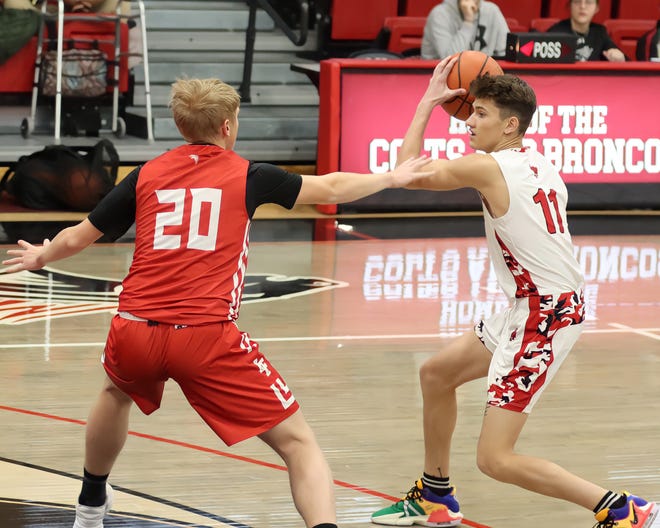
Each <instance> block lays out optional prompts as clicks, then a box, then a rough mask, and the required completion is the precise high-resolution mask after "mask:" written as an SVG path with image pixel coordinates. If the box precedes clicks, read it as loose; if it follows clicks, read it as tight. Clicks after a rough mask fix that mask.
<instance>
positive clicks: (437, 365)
mask: <svg viewBox="0 0 660 528" xmlns="http://www.w3.org/2000/svg"><path fill="white" fill-rule="evenodd" d="M419 382H420V384H421V386H422V390H425V389H427V390H434V391H438V390H440V391H442V390H447V389H452V388H454V385H455V383H453V381H452V376H451V373H450V370H449V368H447V366H446V365H443V363H442V361H441V360H439V359H438V358H437V357H434V358H431V359H429V360H428V361H426V362H424V363H423V364H422V366H421V367H420V369H419Z"/></svg>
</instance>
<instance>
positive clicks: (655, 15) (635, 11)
mask: <svg viewBox="0 0 660 528" xmlns="http://www.w3.org/2000/svg"><path fill="white" fill-rule="evenodd" d="M615 11H616V12H615V13H613V17H612V18H630V19H634V18H637V19H640V18H646V19H650V20H656V21H657V20H658V19H660V2H659V1H658V0H619V2H618V4H617V8H616V10H615Z"/></svg>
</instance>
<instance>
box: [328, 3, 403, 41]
mask: <svg viewBox="0 0 660 528" xmlns="http://www.w3.org/2000/svg"><path fill="white" fill-rule="evenodd" d="M397 14H398V0H363V1H362V2H361V3H360V6H359V11H358V12H356V5H355V1H354V0H333V2H332V6H331V8H330V16H331V20H332V22H331V24H332V26H331V29H330V38H331V39H332V40H374V39H375V38H376V37H377V36H378V34H379V32H380V30H381V29H382V28H383V23H384V22H385V19H386V18H387V17H393V16H397Z"/></svg>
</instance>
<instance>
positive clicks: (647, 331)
mask: <svg viewBox="0 0 660 528" xmlns="http://www.w3.org/2000/svg"><path fill="white" fill-rule="evenodd" d="M609 325H610V326H613V327H614V328H617V329H619V330H623V331H626V332H631V333H633V334H637V335H641V336H644V337H650V338H651V339H657V340H658V341H660V335H657V334H652V333H651V332H657V331H658V329H657V328H632V327H630V326H626V325H623V324H621V323H609Z"/></svg>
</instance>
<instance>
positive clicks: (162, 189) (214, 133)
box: [3, 79, 431, 528]
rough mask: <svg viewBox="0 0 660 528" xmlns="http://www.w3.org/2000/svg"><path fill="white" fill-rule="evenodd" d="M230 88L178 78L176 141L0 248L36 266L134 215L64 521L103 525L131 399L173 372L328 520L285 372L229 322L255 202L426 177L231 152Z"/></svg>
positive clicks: (337, 193)
mask: <svg viewBox="0 0 660 528" xmlns="http://www.w3.org/2000/svg"><path fill="white" fill-rule="evenodd" d="M239 103H240V99H239V95H238V94H237V93H236V90H234V89H233V88H232V87H231V86H229V85H227V84H225V83H223V82H222V81H220V80H217V79H205V80H199V79H190V80H179V81H177V82H176V83H174V85H173V88H172V94H171V101H170V106H171V108H172V113H173V116H174V120H175V122H176V125H177V127H178V129H179V131H180V132H181V135H182V136H183V137H184V139H185V140H186V141H187V144H185V145H182V146H180V147H178V148H175V149H173V150H171V151H169V152H167V153H165V154H163V155H161V156H159V157H157V158H155V159H153V160H151V161H149V162H147V163H146V164H144V165H142V166H140V167H138V168H136V169H135V170H134V171H133V172H132V173H131V174H129V175H128V176H127V177H126V178H125V179H124V180H123V181H121V182H120V183H119V184H118V185H117V187H116V188H115V189H114V190H113V191H112V192H111V193H110V194H109V195H108V196H107V197H106V198H105V199H104V200H103V201H102V202H101V203H100V204H99V205H98V207H96V208H95V209H94V211H92V212H91V213H90V215H89V216H88V218H87V219H85V220H83V221H82V222H81V223H80V224H78V225H76V226H73V227H70V228H67V229H64V230H63V231H61V232H60V233H59V234H58V235H57V236H55V237H54V239H53V240H52V242H48V241H45V242H44V244H43V246H33V245H31V244H29V243H27V242H25V241H19V245H20V246H21V248H22V249H16V250H10V251H9V254H10V255H13V256H14V258H11V259H9V260H6V261H4V262H3V264H6V265H8V266H9V267H8V268H7V269H6V272H14V271H20V270H31V269H39V268H41V267H43V266H44V265H46V264H47V263H49V262H52V261H54V260H58V259H62V258H66V257H68V256H71V255H74V254H76V253H78V252H79V251H81V250H83V249H84V248H85V247H87V246H89V245H90V244H92V243H93V242H95V241H96V240H98V239H99V238H100V237H101V236H102V235H104V234H105V235H107V236H109V237H111V238H113V239H116V238H118V237H119V236H121V235H122V234H123V233H125V232H126V231H127V230H128V229H129V228H130V227H131V225H132V224H133V222H135V226H136V235H135V252H134V255H133V262H132V264H131V267H130V270H129V272H128V276H127V277H126V279H125V280H124V282H123V291H122V292H121V294H120V297H119V308H118V314H117V315H116V316H115V317H114V318H113V321H112V325H111V328H110V332H109V335H108V339H107V343H106V346H105V351H104V354H103V357H102V362H103V366H104V368H105V371H106V373H107V379H106V381H105V385H104V387H103V389H102V391H101V393H100V395H99V397H98V400H97V402H96V404H95V406H94V407H93V409H92V411H91V413H90V416H89V420H88V423H87V430H86V452H85V466H84V470H85V472H84V480H83V484H82V490H81V493H80V496H79V499H78V505H77V507H76V520H75V524H74V528H101V527H102V526H103V517H104V515H105V514H106V512H107V511H108V510H109V509H110V507H111V504H112V488H111V487H110V486H109V485H108V484H107V478H108V474H109V473H110V470H111V469H112V467H113V464H114V462H115V459H116V458H117V456H118V455H119V453H120V451H121V449H122V447H123V445H124V442H125V440H126V436H127V432H128V418H129V411H130V409H131V405H132V403H133V402H135V403H136V404H137V405H138V407H139V408H140V409H141V410H142V411H143V412H144V413H146V414H150V413H152V412H154V411H155V410H156V409H158V407H159V406H160V402H161V397H162V394H163V387H164V384H165V381H166V380H167V379H169V378H172V379H174V380H175V381H176V382H177V383H178V384H179V385H180V386H181V388H182V390H183V393H184V394H185V396H186V398H187V399H188V401H189V402H190V404H191V405H192V407H193V408H194V409H195V410H196V411H197V412H198V413H199V414H200V415H201V417H202V418H203V419H204V420H205V421H206V423H207V424H208V425H209V426H210V427H211V428H212V429H213V430H214V431H215V432H216V434H217V435H218V436H219V437H220V438H221V439H222V440H223V441H224V442H225V443H226V444H227V445H232V444H235V443H236V442H240V441H241V440H245V439H247V438H250V437H252V436H255V435H258V436H259V438H261V439H262V440H263V441H264V442H266V443H267V444H268V445H269V446H271V447H272V448H273V449H274V450H275V451H276V452H277V453H278V454H279V455H280V456H281V457H282V459H283V460H284V462H285V464H286V466H287V468H288V470H289V479H290V483H291V490H292V494H293V500H294V503H295V506H296V508H297V509H298V511H299V512H300V515H301V516H302V518H303V519H304V521H305V524H306V526H307V527H315V528H333V527H335V526H336V524H335V523H336V515H335V503H334V496H333V483H332V476H331V474H330V469H329V467H328V464H327V463H326V461H325V458H324V456H323V454H322V452H321V450H320V448H319V446H318V444H317V442H316V439H315V437H314V434H313V433H312V431H311V429H310V427H309V426H308V424H307V422H306V421H305V418H304V417H303V415H302V412H301V411H300V410H299V407H298V403H297V402H296V400H295V398H294V396H293V395H292V393H291V390H290V389H289V387H288V386H287V384H286V382H285V381H284V378H283V377H282V376H281V375H280V374H279V373H278V371H277V370H276V369H275V368H274V367H273V366H272V365H271V364H270V362H269V361H268V360H267V359H266V358H265V357H264V356H263V355H262V354H261V352H260V350H259V346H258V344H257V343H256V342H254V341H252V340H251V339H250V337H249V336H248V334H247V333H245V332H241V331H240V330H239V329H238V327H237V326H236V323H235V322H236V319H237V318H238V311H239V307H240V303H241V295H242V291H243V285H244V280H245V273H246V267H247V257H248V233H249V228H250V222H251V218H252V216H253V214H254V212H255V209H256V208H257V207H258V206H259V205H261V204H264V203H276V204H279V205H281V206H283V207H286V208H288V209H290V208H292V207H293V206H294V205H295V204H317V203H323V204H331V203H341V202H349V201H353V200H356V199H358V198H361V197H364V196H367V195H369V194H372V193H374V192H377V191H380V190H382V189H385V188H388V187H402V186H405V185H408V184H410V183H411V182H412V181H414V180H415V179H417V178H419V177H422V176H428V175H430V174H431V173H430V172H423V169H424V165H426V164H427V163H428V160H426V159H425V158H424V157H419V158H415V159H411V160H408V161H407V162H405V163H403V164H402V165H401V166H400V167H398V168H396V169H395V170H394V171H392V172H388V173H385V174H353V173H345V172H336V173H331V174H326V175H324V176H301V175H299V174H292V173H288V172H286V171H284V170H282V169H280V168H278V167H276V166H274V165H269V164H265V163H251V162H249V161H247V160H245V159H243V158H242V157H240V156H239V155H238V154H236V153H235V152H233V148H234V144H235V142H236V136H237V133H238V112H239Z"/></svg>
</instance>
